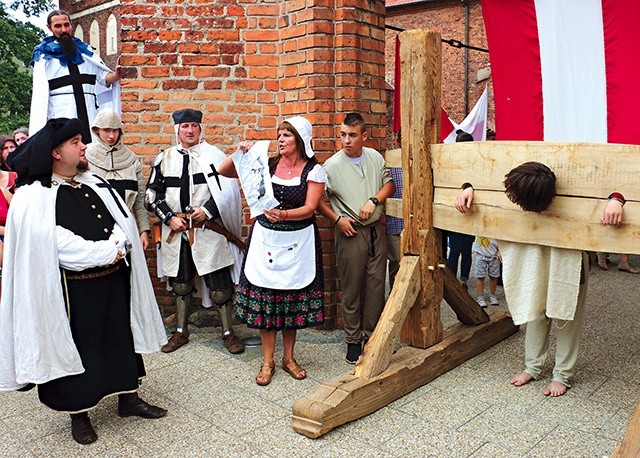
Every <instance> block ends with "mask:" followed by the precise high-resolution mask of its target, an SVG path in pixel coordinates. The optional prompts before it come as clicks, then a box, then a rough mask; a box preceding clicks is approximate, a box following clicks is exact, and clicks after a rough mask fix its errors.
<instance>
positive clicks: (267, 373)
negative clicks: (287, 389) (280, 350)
mask: <svg viewBox="0 0 640 458" xmlns="http://www.w3.org/2000/svg"><path fill="white" fill-rule="evenodd" d="M275 372H276V363H274V362H273V361H271V362H270V363H265V362H263V363H262V366H260V372H258V375H257V377H256V383H257V384H258V385H260V386H267V385H268V384H269V383H271V379H272V378H273V374H275Z"/></svg>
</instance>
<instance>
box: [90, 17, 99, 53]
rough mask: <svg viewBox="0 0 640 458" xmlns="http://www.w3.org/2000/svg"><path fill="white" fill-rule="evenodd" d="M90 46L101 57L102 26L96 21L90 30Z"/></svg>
mask: <svg viewBox="0 0 640 458" xmlns="http://www.w3.org/2000/svg"><path fill="white" fill-rule="evenodd" d="M89 44H90V45H91V46H93V47H94V48H96V54H97V55H100V26H99V25H98V21H96V20H94V21H93V22H92V23H91V28H90V29H89Z"/></svg>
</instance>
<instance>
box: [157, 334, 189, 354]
mask: <svg viewBox="0 0 640 458" xmlns="http://www.w3.org/2000/svg"><path fill="white" fill-rule="evenodd" d="M187 343H189V338H188V337H187V336H185V335H184V334H183V333H181V332H178V331H176V332H174V333H173V334H172V335H171V338H170V339H169V342H167V343H166V344H164V345H163V346H162V348H160V350H161V351H162V352H163V353H171V352H172V351H176V350H177V349H178V348H180V347H182V346H183V345H186V344H187Z"/></svg>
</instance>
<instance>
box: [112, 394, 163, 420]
mask: <svg viewBox="0 0 640 458" xmlns="http://www.w3.org/2000/svg"><path fill="white" fill-rule="evenodd" d="M166 414H167V410H166V409H163V408H162V407H158V406H154V405H151V404H149V403H148V402H146V401H143V400H142V399H140V397H139V396H138V393H124V394H120V395H118V415H119V416H121V417H131V416H136V417H142V418H148V419H152V420H153V419H156V418H162V417H164V416H165V415H166Z"/></svg>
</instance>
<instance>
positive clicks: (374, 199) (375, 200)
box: [369, 197, 380, 206]
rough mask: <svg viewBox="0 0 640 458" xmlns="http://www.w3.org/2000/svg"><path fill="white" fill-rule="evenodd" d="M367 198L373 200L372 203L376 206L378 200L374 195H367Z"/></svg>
mask: <svg viewBox="0 0 640 458" xmlns="http://www.w3.org/2000/svg"><path fill="white" fill-rule="evenodd" d="M369 200H370V201H371V202H373V205H375V206H378V205H379V204H380V201H379V200H378V199H377V198H376V197H369Z"/></svg>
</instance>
